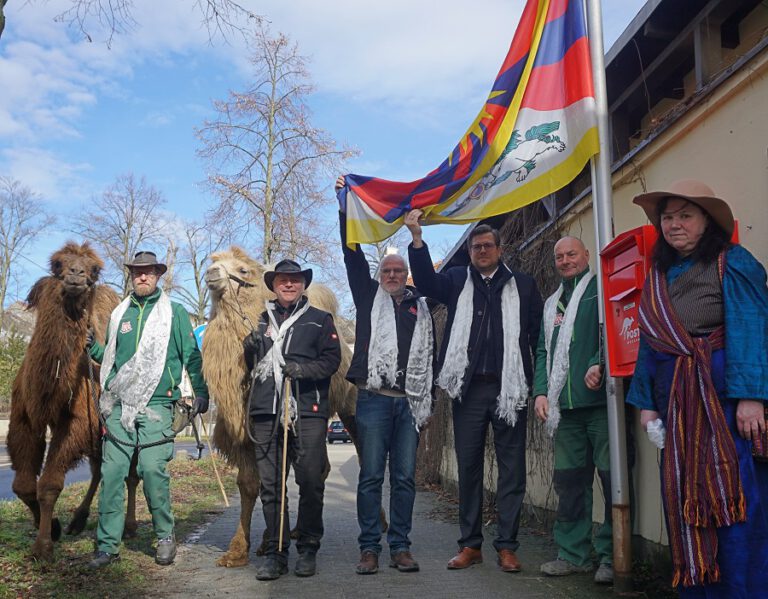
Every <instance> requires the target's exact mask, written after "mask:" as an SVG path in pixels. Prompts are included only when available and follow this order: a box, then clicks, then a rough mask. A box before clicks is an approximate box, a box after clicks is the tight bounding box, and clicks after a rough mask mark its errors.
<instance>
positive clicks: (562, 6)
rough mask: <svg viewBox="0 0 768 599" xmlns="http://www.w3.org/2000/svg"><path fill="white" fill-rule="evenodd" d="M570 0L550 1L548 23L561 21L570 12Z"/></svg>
mask: <svg viewBox="0 0 768 599" xmlns="http://www.w3.org/2000/svg"><path fill="white" fill-rule="evenodd" d="M568 4H569V0H550V3H549V10H548V12H547V21H546V22H547V23H549V22H550V21H554V20H555V19H559V18H560V17H562V16H563V15H564V14H565V11H567V10H568Z"/></svg>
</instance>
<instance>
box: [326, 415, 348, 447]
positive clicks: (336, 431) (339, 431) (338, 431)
mask: <svg viewBox="0 0 768 599" xmlns="http://www.w3.org/2000/svg"><path fill="white" fill-rule="evenodd" d="M351 440H352V439H351V438H350V436H349V431H348V430H347V429H346V428H344V423H343V422H342V421H341V420H334V421H332V422H331V423H329V424H328V444H329V445H330V444H332V443H333V442H334V441H342V442H343V443H349V442H350V441H351Z"/></svg>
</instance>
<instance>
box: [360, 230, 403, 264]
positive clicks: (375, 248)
mask: <svg viewBox="0 0 768 599" xmlns="http://www.w3.org/2000/svg"><path fill="white" fill-rule="evenodd" d="M409 240H410V234H409V233H408V231H407V229H404V228H401V229H398V230H397V232H396V233H395V234H394V235H392V237H388V238H387V239H385V240H384V241H378V242H376V243H366V244H364V245H363V246H362V248H363V253H364V254H365V257H366V259H367V260H368V266H369V267H370V269H371V274H372V275H375V274H376V273H377V272H378V270H379V265H380V264H381V261H382V260H383V259H384V256H386V255H387V254H390V253H392V251H393V250H395V253H398V254H401V255H403V256H406V257H407V255H408V254H407V250H406V248H407V247H408V243H409ZM406 259H407V258H406Z"/></svg>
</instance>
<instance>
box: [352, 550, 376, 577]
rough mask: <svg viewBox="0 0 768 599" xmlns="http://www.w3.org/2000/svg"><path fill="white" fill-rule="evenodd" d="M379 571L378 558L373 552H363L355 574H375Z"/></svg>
mask: <svg viewBox="0 0 768 599" xmlns="http://www.w3.org/2000/svg"><path fill="white" fill-rule="evenodd" d="M378 571H379V556H378V555H377V554H376V552H374V551H368V550H366V551H363V552H362V553H361V554H360V563H359V564H357V567H356V568H355V572H357V573H358V574H376V572H378Z"/></svg>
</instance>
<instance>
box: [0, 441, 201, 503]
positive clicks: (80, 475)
mask: <svg viewBox="0 0 768 599" xmlns="http://www.w3.org/2000/svg"><path fill="white" fill-rule="evenodd" d="M204 443H205V442H204ZM175 448H176V451H178V450H180V449H184V450H186V451H187V452H189V454H190V455H197V449H195V443H194V441H176V443H175ZM207 451H208V447H207V446H206V448H205V450H204V451H203V455H205V453H206V452H207ZM13 475H14V472H13V470H11V459H10V457H9V456H8V448H7V447H6V446H5V442H2V443H0V500H3V499H16V495H14V493H13V490H12V489H11V485H12V484H13ZM90 477H91V470H90V468H89V467H88V461H87V460H83V461H82V462H81V463H80V464H78V465H77V467H76V468H75V469H74V470H70V471H69V472H67V477H66V479H65V482H64V484H65V485H71V484H72V483H76V482H80V481H84V480H88V479H89V478H90Z"/></svg>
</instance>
